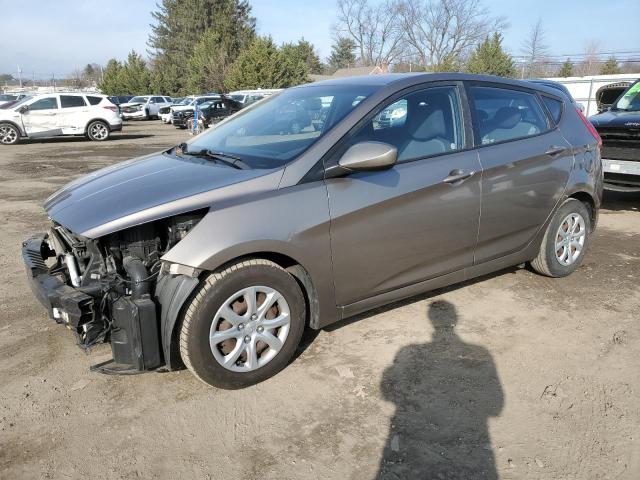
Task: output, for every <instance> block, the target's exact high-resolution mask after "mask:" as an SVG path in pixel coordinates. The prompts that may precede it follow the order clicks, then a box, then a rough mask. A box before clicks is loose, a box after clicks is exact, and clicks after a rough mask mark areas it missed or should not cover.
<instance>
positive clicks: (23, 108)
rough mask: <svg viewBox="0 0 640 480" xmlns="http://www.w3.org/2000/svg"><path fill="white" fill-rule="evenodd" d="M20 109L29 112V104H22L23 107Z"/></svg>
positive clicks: (21, 111)
mask: <svg viewBox="0 0 640 480" xmlns="http://www.w3.org/2000/svg"><path fill="white" fill-rule="evenodd" d="M18 111H19V112H20V113H27V112H28V111H29V105H23V106H21V107H20V108H19V109H18Z"/></svg>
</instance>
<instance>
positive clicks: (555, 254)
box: [530, 198, 591, 277]
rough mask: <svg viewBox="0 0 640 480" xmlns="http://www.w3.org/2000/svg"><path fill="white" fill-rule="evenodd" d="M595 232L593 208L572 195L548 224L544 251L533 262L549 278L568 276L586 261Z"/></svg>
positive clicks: (542, 247) (543, 241)
mask: <svg viewBox="0 0 640 480" xmlns="http://www.w3.org/2000/svg"><path fill="white" fill-rule="evenodd" d="M590 235H591V216H590V215H589V209H588V208H587V207H586V206H585V204H584V203H582V202H581V201H579V200H576V199H575V198H570V199H568V200H567V201H566V202H564V203H563V204H562V205H561V206H560V208H559V209H558V210H557V211H556V213H555V215H554V216H553V219H552V220H551V222H550V223H549V226H548V227H547V231H546V232H545V234H544V238H543V239H542V244H541V245H540V252H539V253H538V256H537V257H536V258H534V259H533V260H532V261H531V262H530V263H531V266H532V267H533V269H534V270H535V271H536V272H538V273H540V274H542V275H546V276H547V277H566V276H567V275H570V274H571V273H573V272H574V271H575V270H576V269H577V268H578V267H580V265H581V264H582V261H583V260H584V256H585V255H586V253H587V248H588V246H589V240H590Z"/></svg>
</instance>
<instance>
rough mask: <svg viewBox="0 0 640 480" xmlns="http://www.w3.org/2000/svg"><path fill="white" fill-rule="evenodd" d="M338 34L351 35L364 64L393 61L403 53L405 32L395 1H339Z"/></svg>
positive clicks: (339, 35) (379, 63)
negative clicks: (373, 2)
mask: <svg viewBox="0 0 640 480" xmlns="http://www.w3.org/2000/svg"><path fill="white" fill-rule="evenodd" d="M334 30H335V34H336V37H344V38H350V39H352V40H353V41H354V43H355V45H356V50H357V51H358V56H359V61H360V63H362V64H363V65H382V64H389V63H391V62H393V61H394V60H395V59H396V58H397V57H398V56H399V55H400V53H401V45H402V40H403V35H402V32H401V30H400V29H399V25H398V11H397V9H396V7H395V4H394V3H393V1H392V0H385V1H384V2H382V3H377V4H373V5H372V4H371V3H370V2H369V0H338V15H337V23H336V25H335V26H334Z"/></svg>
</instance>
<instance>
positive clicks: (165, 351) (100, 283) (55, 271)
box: [22, 210, 206, 374]
mask: <svg viewBox="0 0 640 480" xmlns="http://www.w3.org/2000/svg"><path fill="white" fill-rule="evenodd" d="M205 214H206V210H200V211H196V212H192V213H188V214H182V215H177V216H175V217H170V218H168V219H163V220H159V221H156V222H152V223H150V224H144V225H140V226H137V227H131V228H128V229H126V230H124V231H119V232H115V233H112V234H109V235H106V236H105V237H101V238H98V239H90V238H86V237H81V236H78V235H75V234H73V233H71V232H70V231H68V230H67V229H66V228H64V227H62V226H61V225H58V224H56V223H55V222H54V223H53V226H52V228H51V229H50V230H49V232H48V233H46V234H40V235H37V236H35V237H32V238H30V239H29V240H27V241H25V242H23V245H22V256H23V260H24V263H25V267H26V269H27V276H28V279H29V283H30V286H31V289H32V290H33V292H34V294H35V296H36V297H37V298H38V300H39V301H40V302H41V303H42V304H43V305H44V306H45V307H46V308H47V310H48V312H49V316H50V317H51V318H53V319H54V320H55V321H56V322H57V323H60V324H64V325H65V326H67V328H69V329H70V330H71V331H72V332H73V333H74V336H75V338H76V342H77V344H78V346H80V347H81V348H82V349H84V350H85V351H88V350H89V349H90V348H91V347H92V346H94V345H96V344H98V343H102V342H110V344H111V350H112V354H113V358H112V359H111V360H109V361H107V362H104V363H102V364H98V365H94V366H93V367H92V370H97V371H100V372H103V373H111V374H130V373H139V372H143V371H150V370H156V369H158V368H159V367H161V366H162V365H164V364H167V366H168V367H169V368H171V367H173V368H176V367H178V366H180V360H179V358H177V357H176V356H175V355H173V356H172V355H171V351H170V346H171V332H172V331H173V327H174V325H175V323H176V319H177V318H178V316H179V313H180V308H181V306H182V305H183V303H184V301H185V300H186V299H187V298H188V297H189V295H190V294H191V293H192V291H193V290H194V289H195V287H196V286H197V285H198V282H199V279H198V274H199V271H198V270H197V269H193V268H190V267H184V266H181V265H175V264H168V263H164V262H162V260H161V257H162V255H163V254H164V253H166V252H168V251H169V250H170V249H171V248H172V247H173V246H175V245H176V244H177V243H178V242H180V241H181V240H182V239H183V238H184V237H185V236H186V235H187V233H188V232H189V230H191V228H193V226H195V225H196V224H197V223H198V222H199V221H200V220H201V219H202V217H204V215H205ZM165 332H166V333H165Z"/></svg>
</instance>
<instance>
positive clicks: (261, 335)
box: [180, 259, 306, 389]
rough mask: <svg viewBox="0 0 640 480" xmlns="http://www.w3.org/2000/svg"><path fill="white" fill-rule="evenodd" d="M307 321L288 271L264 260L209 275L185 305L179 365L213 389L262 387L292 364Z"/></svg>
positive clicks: (236, 265) (248, 262) (298, 289)
mask: <svg viewBox="0 0 640 480" xmlns="http://www.w3.org/2000/svg"><path fill="white" fill-rule="evenodd" d="M251 298H253V300H251ZM305 318H306V306H305V301H304V296H303V294H302V290H301V289H300V286H299V285H298V283H297V282H296V280H295V279H294V277H293V276H292V275H290V274H289V273H287V271H286V270H284V269H283V268H281V267H280V266H279V265H277V264H275V263H273V262H271V261H268V260H260V259H255V260H245V261H243V262H239V263H236V264H234V265H231V266H230V267H228V268H226V269H224V270H222V271H220V272H216V273H212V274H210V275H209V276H208V277H207V278H206V279H205V280H204V282H203V284H202V286H201V287H200V288H199V290H198V291H197V293H196V294H195V296H194V297H193V298H192V300H191V301H190V303H189V304H188V306H187V309H186V312H185V314H184V318H183V322H182V327H181V329H180V353H181V356H182V360H183V362H184V364H185V365H186V366H187V368H188V369H189V370H191V372H192V373H193V374H194V375H195V376H196V377H197V378H198V379H200V380H201V381H203V382H204V383H206V384H209V385H212V386H215V387H220V388H226V389H236V388H243V387H246V386H249V385H253V384H256V383H259V382H262V381H263V380H266V379H267V378H269V377H271V376H273V375H275V374H276V373H278V372H279V371H280V370H282V369H283V368H284V367H285V366H286V365H287V364H288V362H289V361H290V360H291V358H292V356H293V354H294V353H295V350H296V348H297V346H298V344H299V343H300V339H301V337H302V333H303V331H304V327H305ZM227 332H228V333H227Z"/></svg>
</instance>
